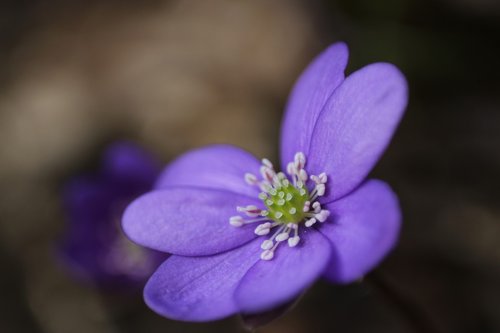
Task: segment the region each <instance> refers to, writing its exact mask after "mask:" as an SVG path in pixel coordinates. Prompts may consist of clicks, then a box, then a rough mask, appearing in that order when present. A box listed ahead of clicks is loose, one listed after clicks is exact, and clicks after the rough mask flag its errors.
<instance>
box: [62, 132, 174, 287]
mask: <svg viewBox="0 0 500 333" xmlns="http://www.w3.org/2000/svg"><path fill="white" fill-rule="evenodd" d="M159 171H160V169H159V167H158V163H157V162H156V161H155V160H154V159H153V157H152V156H150V155H149V153H147V152H146V151H144V150H142V149H141V148H139V147H138V146H135V145H133V144H131V143H127V142H119V143H115V144H113V145H111V146H110V147H109V148H108V149H107V150H106V151H105V153H104V156H103V165H102V167H101V169H100V171H99V172H98V173H96V174H87V175H80V176H78V177H75V178H74V179H72V180H71V181H70V182H69V183H68V184H67V185H66V187H65V191H64V194H63V195H64V198H63V199H64V208H65V213H66V220H67V228H66V230H65V234H64V235H63V237H62V240H61V242H60V248H59V256H60V257H62V259H63V263H64V264H65V266H66V267H67V268H69V270H70V272H71V273H73V275H75V276H76V277H77V278H79V279H82V280H85V281H88V282H91V283H93V284H95V285H97V286H98V287H101V288H105V289H114V290H117V289H122V288H123V289H125V288H126V289H129V290H130V289H131V288H132V287H141V286H143V285H144V283H145V281H146V280H147V278H148V277H149V276H150V275H151V273H153V271H154V270H155V269H156V268H157V267H158V265H159V264H160V263H161V262H162V261H163V260H164V259H165V258H166V256H165V254H164V253H159V252H156V251H153V250H150V249H146V248H143V247H140V246H137V245H136V244H134V243H132V242H131V241H130V240H128V239H127V238H126V237H125V235H124V234H123V232H122V231H121V225H120V220H121V215H122V213H123V211H124V209H125V207H126V205H127V204H128V203H129V202H130V201H132V200H133V199H135V198H136V197H138V196H139V195H141V194H143V193H145V192H147V191H149V190H151V188H152V187H153V184H154V182H155V180H156V177H157V176H158V173H159ZM131 290H133V288H132V289H131Z"/></svg>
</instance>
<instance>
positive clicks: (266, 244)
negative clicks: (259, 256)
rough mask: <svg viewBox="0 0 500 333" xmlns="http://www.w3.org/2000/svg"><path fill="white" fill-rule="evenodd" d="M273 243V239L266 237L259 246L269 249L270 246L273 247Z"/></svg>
mask: <svg viewBox="0 0 500 333" xmlns="http://www.w3.org/2000/svg"><path fill="white" fill-rule="evenodd" d="M273 245H274V243H273V241H272V240H270V239H267V240H265V241H263V242H262V244H261V246H260V248H261V249H262V250H269V249H270V248H272V247H273Z"/></svg>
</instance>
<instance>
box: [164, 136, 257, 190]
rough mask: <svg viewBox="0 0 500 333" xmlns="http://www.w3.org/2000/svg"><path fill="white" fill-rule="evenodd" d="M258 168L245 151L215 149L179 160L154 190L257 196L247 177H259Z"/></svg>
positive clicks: (232, 147)
mask: <svg viewBox="0 0 500 333" xmlns="http://www.w3.org/2000/svg"><path fill="white" fill-rule="evenodd" d="M259 168H260V162H259V161H258V160H257V159H256V158H255V157H254V156H252V154H250V153H248V152H246V151H244V150H243V149H240V148H237V147H234V146H230V145H213V146H208V147H204V148H201V149H196V150H192V151H190V152H188V153H186V154H184V155H182V156H181V157H179V158H178V159H176V160H175V161H174V162H173V163H171V164H170V165H169V166H168V167H167V168H166V169H165V170H164V171H163V172H162V174H161V175H160V177H159V178H158V181H157V183H156V186H155V188H165V187H168V186H176V185H188V186H198V187H205V188H213V189H221V190H226V191H231V192H234V193H239V194H246V195H249V196H257V195H258V193H259V190H258V188H257V187H255V186H251V185H248V184H247V183H246V182H245V173H247V172H250V173H253V174H255V175H257V176H258V175H259Z"/></svg>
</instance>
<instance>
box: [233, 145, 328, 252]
mask: <svg viewBox="0 0 500 333" xmlns="http://www.w3.org/2000/svg"><path fill="white" fill-rule="evenodd" d="M305 164H306V157H305V155H304V154H303V153H300V152H299V153H296V154H295V158H294V161H293V162H290V163H288V165H287V174H288V177H287V176H286V175H285V174H284V173H283V172H278V173H276V171H274V168H273V165H272V163H271V162H270V161H269V160H268V159H263V160H262V166H261V167H260V173H261V176H262V179H261V180H259V179H258V178H257V176H255V175H254V174H251V173H247V174H245V181H246V182H247V183H248V184H250V185H254V186H258V187H259V188H260V189H261V191H262V192H261V193H260V194H259V199H261V200H262V202H263V204H264V206H265V207H266V209H260V208H258V207H257V206H254V205H249V206H245V207H237V210H238V212H240V213H244V214H245V215H246V216H247V217H251V218H250V219H245V218H244V217H242V216H240V215H237V216H232V217H231V218H230V219H229V223H230V224H231V225H232V226H233V227H241V226H243V225H245V224H249V223H255V222H263V223H261V224H259V225H258V226H257V227H256V228H255V233H256V234H257V235H259V236H264V235H267V234H269V233H270V231H271V229H273V228H275V227H276V231H275V232H274V234H273V235H272V236H271V237H270V238H269V239H266V240H265V241H264V242H262V245H261V248H262V249H263V250H264V251H263V252H262V254H261V256H260V257H261V259H262V260H271V259H272V258H273V257H274V252H275V251H276V249H277V247H278V245H279V244H280V243H281V242H284V241H288V246H290V247H295V246H296V245H297V244H298V243H299V241H300V236H299V225H300V224H301V223H303V224H304V225H305V226H306V227H311V226H313V225H314V224H315V223H316V222H325V221H326V219H327V218H328V216H329V215H330V212H329V211H328V210H324V209H321V204H320V203H319V202H318V201H317V200H318V198H319V197H321V196H323V195H324V194H325V189H326V185H325V184H326V182H327V176H326V174H325V173H322V174H320V175H319V176H315V175H311V176H310V177H309V176H308V174H307V171H306V170H305V169H304V167H305ZM308 183H309V184H310V185H314V186H310V188H311V190H308V187H307V185H308ZM292 232H293V234H291V233H292Z"/></svg>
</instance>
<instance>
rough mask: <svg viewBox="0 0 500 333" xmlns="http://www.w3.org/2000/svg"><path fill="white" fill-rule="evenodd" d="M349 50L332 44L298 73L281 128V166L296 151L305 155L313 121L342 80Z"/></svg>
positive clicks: (290, 159)
mask: <svg viewBox="0 0 500 333" xmlns="http://www.w3.org/2000/svg"><path fill="white" fill-rule="evenodd" d="M348 57H349V51H348V49H347V45H345V44H344V43H336V44H333V45H331V46H330V47H329V48H327V49H326V50H325V51H323V53H321V54H320V55H319V56H318V57H316V59H314V60H313V62H312V63H311V64H310V65H309V66H308V67H307V68H306V70H305V71H304V72H303V73H302V75H301V76H300V78H299V79H298V81H297V83H296V84H295V86H294V88H293V90H292V93H291V94H290V97H289V100H288V105H287V108H286V112H285V116H284V118H283V123H282V127H281V163H283V164H284V165H282V166H286V163H288V162H291V161H293V157H294V155H295V153H297V152H299V151H300V152H303V153H304V154H306V156H307V153H308V150H309V144H310V141H311V137H312V132H313V129H314V125H315V124H316V120H317V119H318V116H319V114H320V112H321V110H322V108H323V106H324V105H325V103H326V101H327V99H328V97H330V95H331V94H332V92H333V91H334V90H335V88H337V87H338V86H339V85H340V84H341V83H342V81H343V80H344V70H345V67H346V65H347V60H348Z"/></svg>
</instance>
